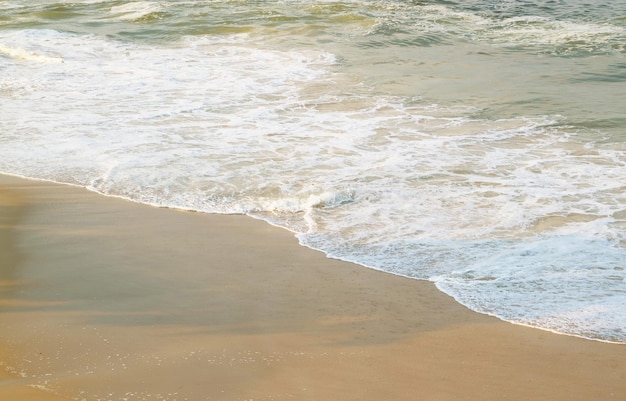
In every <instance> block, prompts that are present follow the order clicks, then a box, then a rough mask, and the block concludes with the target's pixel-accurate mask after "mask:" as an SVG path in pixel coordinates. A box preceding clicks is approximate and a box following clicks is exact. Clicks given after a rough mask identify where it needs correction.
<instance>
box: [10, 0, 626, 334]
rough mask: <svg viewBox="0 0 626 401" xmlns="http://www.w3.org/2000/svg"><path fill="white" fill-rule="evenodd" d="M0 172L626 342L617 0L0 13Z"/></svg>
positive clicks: (624, 165)
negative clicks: (284, 240)
mask: <svg viewBox="0 0 626 401" xmlns="http://www.w3.org/2000/svg"><path fill="white" fill-rule="evenodd" d="M0 171H1V172H4V173H10V174H16V175H21V176H26V177H32V178H39V179H47V180H53V181H58V182H64V183H69V184H74V185H79V186H83V187H87V188H89V189H91V190H94V191H97V192H100V193H102V194H106V195H110V196H119V197H125V198H128V199H132V200H134V201H138V202H143V203H147V204H152V205H159V206H167V207H175V208H183V209H192V210H197V211H201V212H209V213H232V214H234V213H244V214H248V215H250V216H253V217H256V218H261V219H264V220H267V221H269V222H271V223H272V224H275V225H278V226H282V227H285V228H287V229H289V230H292V231H293V232H294V233H295V234H296V235H297V237H298V239H299V241H300V242H301V243H302V244H303V245H304V246H309V247H312V248H315V249H319V250H321V251H323V252H325V253H326V254H327V255H328V256H329V257H334V258H340V259H344V260H349V261H353V262H356V263H359V264H362V265H364V266H367V267H371V268H374V269H380V270H384V271H388V272H391V273H394V274H399V275H403V276H407V277H412V278H416V279H424V280H430V281H432V282H434V283H435V284H436V285H437V287H438V288H439V289H441V290H442V291H444V292H446V293H448V294H450V295H451V296H453V297H454V298H455V299H457V300H458V301H459V302H460V303H462V304H464V305H467V306H468V307H469V308H471V309H473V310H476V311H478V312H481V313H486V314H490V315H494V316H497V317H499V318H501V319H503V320H506V321H510V322H514V323H517V324H523V325H529V326H534V327H538V328H542V329H546V330H551V331H556V332H559V333H563V334H568V335H575V336H582V337H586V338H591V339H595V340H600V341H610V342H620V343H626V307H625V306H626V2H624V1H623V0H598V1H593V2H590V1H584V0H559V1H556V0H555V1H549V0H543V1H539V0H528V1H521V0H508V1H502V0H499V1H495V0H487V1H477V0H475V1H460V0H459V1H397V0H370V1H368V0H345V1H332V0H323V1H314V0H282V1H280V0H279V1H261V0H257V1H247V0H246V1H243V0H225V1H224V0H221V1H220V0H204V1H201V0H190V1H174V0H170V1H167V0H163V1H134V2H129V1H111V0H82V1H81V0H75V1H66V2H59V1H53V0H45V1H44V0H42V1H37V2H33V1H26V0H10V1H3V2H1V3H0Z"/></svg>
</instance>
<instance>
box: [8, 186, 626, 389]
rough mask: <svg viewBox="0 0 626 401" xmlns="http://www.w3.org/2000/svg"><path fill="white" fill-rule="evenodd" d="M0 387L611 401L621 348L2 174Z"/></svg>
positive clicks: (234, 229) (210, 221) (182, 219)
mask: <svg viewBox="0 0 626 401" xmlns="http://www.w3.org/2000/svg"><path fill="white" fill-rule="evenodd" d="M0 254H1V255H2V259H1V260H0V327H1V329H0V364H1V366H0V368H1V369H0V371H2V372H1V373H0V399H2V400H5V399H6V400H23V401H35V400H37V401H38V400H42V401H68V400H72V399H77V400H86V401H92V400H112V401H122V400H168V401H182V400H190V401H203V400H223V401H239V400H255V401H258V400H340V401H346V400H355V401H356V400H359V401H364V400H372V401H374V400H376V401H381V400H436V401H443V400H463V401H472V400H476V401H485V400H520V401H522V400H524V401H527V400H551V401H558V400H584V401H589V400H611V399H615V400H622V399H624V397H626V346H624V345H616V344H606V343H600V342H594V341H588V340H583V339H579V338H574V337H567V336H561V335H556V334H553V333H549V332H545V331H541V330H536V329H531V328H526V327H521V326H516V325H512V324H508V323H504V322H501V321H499V320H497V319H494V318H491V317H488V316H483V315H480V314H477V313H474V312H471V311H469V310H468V309H466V308H464V307H463V306H461V305H459V304H457V303H456V302H454V301H453V300H452V299H451V298H450V297H448V296H446V295H444V294H442V293H440V292H439V291H437V290H436V289H435V288H434V286H433V285H432V284H431V283H427V282H422V281H417V280H410V279H406V278H402V277H397V276H393V275H390V274H385V273H381V272H377V271H374V270H370V269H366V268H363V267H361V266H357V265H353V264H350V263H345V262H341V261H337V260H331V259H327V258H326V257H325V256H324V255H323V254H321V253H319V252H315V251H312V250H310V249H306V248H303V247H301V246H299V245H298V243H297V241H296V239H295V238H294V237H293V235H292V234H291V233H289V232H287V231H285V230H281V229H278V228H276V227H272V226H270V225H268V224H266V223H264V222H261V221H257V220H254V219H251V218H248V217H245V216H219V215H207V214H202V213H193V212H184V211H177V210H171V209H160V208H155V207H150V206H145V205H139V204H135V203H131V202H128V201H124V200H121V199H114V198H107V197H104V196H100V195H97V194H94V193H91V192H89V191H86V190H83V189H80V188H75V187H70V186H63V185H57V184H52V183H47V182H39V181H32V180H24V179H20V178H15V177H10V176H0Z"/></svg>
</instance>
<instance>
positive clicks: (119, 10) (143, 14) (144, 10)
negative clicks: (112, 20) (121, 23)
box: [111, 1, 165, 21]
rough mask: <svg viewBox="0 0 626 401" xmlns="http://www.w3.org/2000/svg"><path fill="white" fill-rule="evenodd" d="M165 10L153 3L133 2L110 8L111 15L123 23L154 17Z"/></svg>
mask: <svg viewBox="0 0 626 401" xmlns="http://www.w3.org/2000/svg"><path fill="white" fill-rule="evenodd" d="M164 10H165V6H164V5H163V4H161V3H158V2H154V1H133V2H130V3H125V4H121V5H118V6H113V7H111V14H114V15H115V16H116V17H117V18H118V19H120V20H125V21H136V20H140V19H145V18H148V17H150V16H156V15H158V14H159V13H161V12H163V11H164Z"/></svg>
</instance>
